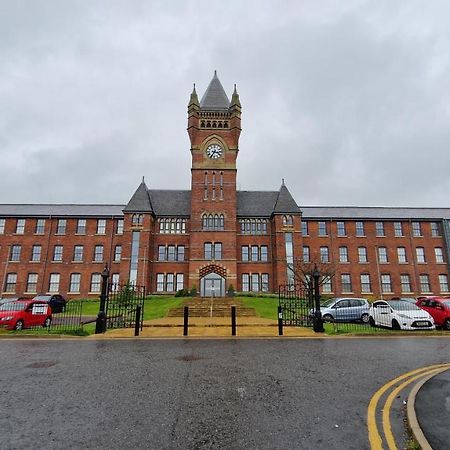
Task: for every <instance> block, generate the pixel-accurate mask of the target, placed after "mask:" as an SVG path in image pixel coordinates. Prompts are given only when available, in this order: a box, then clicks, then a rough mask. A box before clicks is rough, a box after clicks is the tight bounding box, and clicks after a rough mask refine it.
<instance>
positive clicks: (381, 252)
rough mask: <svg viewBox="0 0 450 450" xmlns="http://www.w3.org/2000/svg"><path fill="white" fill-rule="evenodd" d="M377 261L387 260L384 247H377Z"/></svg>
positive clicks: (385, 261) (384, 261) (383, 261)
mask: <svg viewBox="0 0 450 450" xmlns="http://www.w3.org/2000/svg"><path fill="white" fill-rule="evenodd" d="M378 262H380V263H387V262H389V261H388V254H387V248H386V247H378Z"/></svg>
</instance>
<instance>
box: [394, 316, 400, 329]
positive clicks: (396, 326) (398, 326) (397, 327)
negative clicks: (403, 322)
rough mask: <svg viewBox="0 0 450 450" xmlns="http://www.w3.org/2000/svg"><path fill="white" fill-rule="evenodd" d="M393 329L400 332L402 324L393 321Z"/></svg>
mask: <svg viewBox="0 0 450 450" xmlns="http://www.w3.org/2000/svg"><path fill="white" fill-rule="evenodd" d="M392 329H393V330H400V324H399V323H398V322H397V321H396V320H395V319H394V320H393V321H392Z"/></svg>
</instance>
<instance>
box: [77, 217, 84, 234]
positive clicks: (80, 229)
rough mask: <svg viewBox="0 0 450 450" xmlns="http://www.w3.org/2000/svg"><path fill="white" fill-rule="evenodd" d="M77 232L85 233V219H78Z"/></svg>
mask: <svg viewBox="0 0 450 450" xmlns="http://www.w3.org/2000/svg"><path fill="white" fill-rule="evenodd" d="M77 234H86V219H78V222H77Z"/></svg>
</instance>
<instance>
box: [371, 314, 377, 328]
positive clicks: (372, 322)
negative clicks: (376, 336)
mask: <svg viewBox="0 0 450 450" xmlns="http://www.w3.org/2000/svg"><path fill="white" fill-rule="evenodd" d="M369 324H370V326H371V327H373V328H375V327H376V324H375V320H374V319H373V317H372V316H370V317H369Z"/></svg>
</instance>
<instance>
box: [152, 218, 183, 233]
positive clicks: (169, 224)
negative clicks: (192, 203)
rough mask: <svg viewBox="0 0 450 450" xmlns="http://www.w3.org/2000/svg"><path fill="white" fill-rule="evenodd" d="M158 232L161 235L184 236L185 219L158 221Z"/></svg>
mask: <svg viewBox="0 0 450 450" xmlns="http://www.w3.org/2000/svg"><path fill="white" fill-rule="evenodd" d="M158 222H159V232H160V233H161V234H185V233H186V219H175V218H167V219H158Z"/></svg>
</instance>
